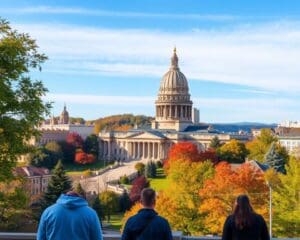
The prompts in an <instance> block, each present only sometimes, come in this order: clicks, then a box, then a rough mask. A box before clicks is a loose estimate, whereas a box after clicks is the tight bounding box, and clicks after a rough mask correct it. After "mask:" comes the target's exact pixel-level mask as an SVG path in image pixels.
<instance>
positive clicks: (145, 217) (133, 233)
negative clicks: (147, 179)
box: [122, 188, 173, 240]
mask: <svg viewBox="0 0 300 240" xmlns="http://www.w3.org/2000/svg"><path fill="white" fill-rule="evenodd" d="M155 198H156V195H155V191H154V190H153V189H151V188H145V189H144V190H143V191H142V194H141V204H142V205H143V208H142V209H141V210H139V212H138V213H137V214H136V215H134V216H132V217H130V218H129V219H128V220H127V222H126V225H125V228H124V231H123V235H122V240H172V239H173V238H172V232H171V228H170V225H169V223H168V221H167V220H166V219H164V218H163V217H160V216H158V214H157V212H155V211H154V207H155Z"/></svg>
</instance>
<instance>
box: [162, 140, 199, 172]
mask: <svg viewBox="0 0 300 240" xmlns="http://www.w3.org/2000/svg"><path fill="white" fill-rule="evenodd" d="M176 161H187V162H197V161H199V151H198V148H197V146H196V145H195V144H193V143H191V142H180V143H176V144H174V145H173V146H172V147H171V148H170V150H169V154H168V159H167V160H166V161H165V162H164V169H165V172H167V173H168V169H169V168H170V166H171V164H172V163H173V162H176Z"/></svg>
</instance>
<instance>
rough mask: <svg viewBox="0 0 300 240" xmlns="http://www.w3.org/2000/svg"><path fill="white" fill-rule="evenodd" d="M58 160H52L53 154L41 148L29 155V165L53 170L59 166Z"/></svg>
mask: <svg viewBox="0 0 300 240" xmlns="http://www.w3.org/2000/svg"><path fill="white" fill-rule="evenodd" d="M57 161H58V160H57V159H52V158H51V154H50V152H49V151H48V150H46V149H45V148H44V147H39V148H37V149H35V150H34V151H33V152H31V153H29V155H28V163H29V164H30V165H33V166H35V167H45V168H49V169H52V168H53V167H54V166H55V165H56V164H57Z"/></svg>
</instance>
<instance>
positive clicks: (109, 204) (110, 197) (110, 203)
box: [99, 190, 119, 222]
mask: <svg viewBox="0 0 300 240" xmlns="http://www.w3.org/2000/svg"><path fill="white" fill-rule="evenodd" d="M99 198H100V202H101V204H102V206H103V214H104V216H105V217H106V219H107V222H110V216H111V215H112V214H113V213H115V212H117V210H118V205H119V197H118V195H117V194H116V193H115V192H112V191H108V190H107V191H104V192H102V193H100V196H99Z"/></svg>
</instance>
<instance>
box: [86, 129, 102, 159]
mask: <svg viewBox="0 0 300 240" xmlns="http://www.w3.org/2000/svg"><path fill="white" fill-rule="evenodd" d="M83 150H84V152H86V153H89V154H93V155H94V156H95V157H96V159H97V158H98V152H99V142H98V137H97V136H96V135H95V134H92V135H90V136H88V137H87V138H86V139H85V141H84V143H83Z"/></svg>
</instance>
